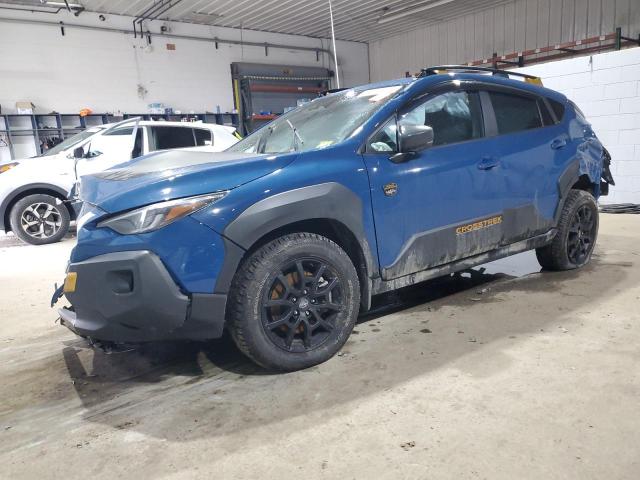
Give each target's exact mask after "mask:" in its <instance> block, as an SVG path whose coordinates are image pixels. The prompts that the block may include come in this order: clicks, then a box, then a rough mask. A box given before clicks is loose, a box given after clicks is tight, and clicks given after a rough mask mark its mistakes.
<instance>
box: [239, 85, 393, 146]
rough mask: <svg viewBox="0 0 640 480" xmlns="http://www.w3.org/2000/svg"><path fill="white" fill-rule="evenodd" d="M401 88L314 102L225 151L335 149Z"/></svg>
mask: <svg viewBox="0 0 640 480" xmlns="http://www.w3.org/2000/svg"><path fill="white" fill-rule="evenodd" d="M402 88H403V85H391V86H386V87H379V88H366V89H363V88H360V89H358V88H354V89H350V90H345V91H343V92H338V93H334V94H331V95H327V96H326V97H322V98H317V99H315V100H313V101H312V102H309V103H307V104H305V105H303V106H301V107H298V108H296V109H295V110H292V111H291V112H289V113H286V114H284V115H282V116H281V117H278V118H277V119H276V120H274V121H273V122H271V123H270V124H268V125H266V126H265V127H263V128H261V129H260V130H258V131H256V132H254V133H253V134H251V135H249V136H248V137H246V138H245V139H244V140H242V141H240V142H238V143H236V144H235V145H234V146H232V147H231V148H229V149H228V150H227V151H229V152H244V153H287V152H293V151H305V150H313V149H316V148H326V147H329V146H331V145H335V144H336V143H340V142H342V141H343V140H345V139H347V138H348V137H349V136H350V135H351V134H353V132H354V131H355V130H356V129H357V128H358V127H360V126H361V125H362V124H363V123H364V122H365V121H366V120H367V119H368V118H369V117H371V115H373V114H374V113H375V112H376V111H377V110H378V109H379V108H380V107H381V106H382V105H384V104H385V103H386V102H387V101H388V100H389V99H390V98H391V97H393V96H394V95H395V94H397V93H398V92H399V91H400V90H401V89H402Z"/></svg>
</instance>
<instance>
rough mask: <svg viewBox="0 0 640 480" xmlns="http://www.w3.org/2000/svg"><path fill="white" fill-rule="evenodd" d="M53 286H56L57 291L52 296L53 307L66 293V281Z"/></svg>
mask: <svg viewBox="0 0 640 480" xmlns="http://www.w3.org/2000/svg"><path fill="white" fill-rule="evenodd" d="M53 287H54V288H55V291H54V292H53V296H52V297H51V308H53V306H54V305H55V304H56V303H58V300H60V297H62V295H64V283H63V284H62V285H60V286H58V284H57V283H54V284H53Z"/></svg>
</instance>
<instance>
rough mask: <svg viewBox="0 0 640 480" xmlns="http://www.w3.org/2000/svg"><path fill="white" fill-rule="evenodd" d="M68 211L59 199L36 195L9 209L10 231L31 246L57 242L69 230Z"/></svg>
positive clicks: (18, 202)
mask: <svg viewBox="0 0 640 480" xmlns="http://www.w3.org/2000/svg"><path fill="white" fill-rule="evenodd" d="M70 221H71V219H70V216H69V210H67V207H66V206H65V205H64V204H62V203H61V202H60V201H59V199H57V198H55V197H52V196H51V195H45V194H42V193H37V194H34V195H28V196H26V197H24V198H22V199H20V200H18V201H17V202H16V204H15V205H14V206H13V208H12V209H11V213H10V215H9V222H10V224H11V230H12V231H13V233H14V234H15V235H16V236H18V238H20V239H21V240H22V241H24V242H27V243H30V244H32V245H44V244H47V243H54V242H59V241H60V240H62V238H63V237H64V236H65V235H66V233H67V231H68V230H69V222H70Z"/></svg>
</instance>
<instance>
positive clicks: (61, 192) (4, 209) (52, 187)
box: [0, 183, 71, 230]
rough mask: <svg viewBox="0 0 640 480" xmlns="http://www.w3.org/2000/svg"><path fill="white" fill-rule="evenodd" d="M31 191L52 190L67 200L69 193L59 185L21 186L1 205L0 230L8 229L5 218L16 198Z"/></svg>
mask: <svg viewBox="0 0 640 480" xmlns="http://www.w3.org/2000/svg"><path fill="white" fill-rule="evenodd" d="M30 190H51V191H53V192H56V193H57V194H59V195H60V196H61V197H62V198H65V199H66V198H67V193H68V192H66V191H65V190H64V189H63V188H60V187H58V186H57V185H52V184H50V183H29V184H27V185H21V186H20V187H18V188H16V189H15V190H14V191H13V192H11V193H10V194H9V195H7V197H6V198H5V199H4V200H3V201H2V203H1V204H0V230H6V229H7V226H8V225H5V218H6V216H7V208H8V207H9V205H11V204H12V203H13V202H14V200H15V199H16V198H18V197H20V196H22V194H23V193H26V192H29V191H30ZM70 213H71V212H70Z"/></svg>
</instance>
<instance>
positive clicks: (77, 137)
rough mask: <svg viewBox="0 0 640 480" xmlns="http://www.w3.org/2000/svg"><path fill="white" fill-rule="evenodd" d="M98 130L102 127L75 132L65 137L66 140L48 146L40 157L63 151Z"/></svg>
mask: <svg viewBox="0 0 640 480" xmlns="http://www.w3.org/2000/svg"><path fill="white" fill-rule="evenodd" d="M100 130H102V128H90V129H87V130H84V131H82V132H80V133H76V134H75V135H74V136H73V137H69V138H67V139H66V140H64V141H62V142H60V143H59V144H58V145H56V146H55V147H53V148H50V149H49V150H47V151H46V152H44V153H43V154H42V155H41V157H48V156H50V155H57V154H58V153H60V152H64V151H65V150H67V149H68V148H71V147H73V146H74V145H77V144H78V143H80V142H82V141H83V140H85V139H87V138H89V137H90V136H92V135H95V134H96V133H98V132H99V131H100Z"/></svg>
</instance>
